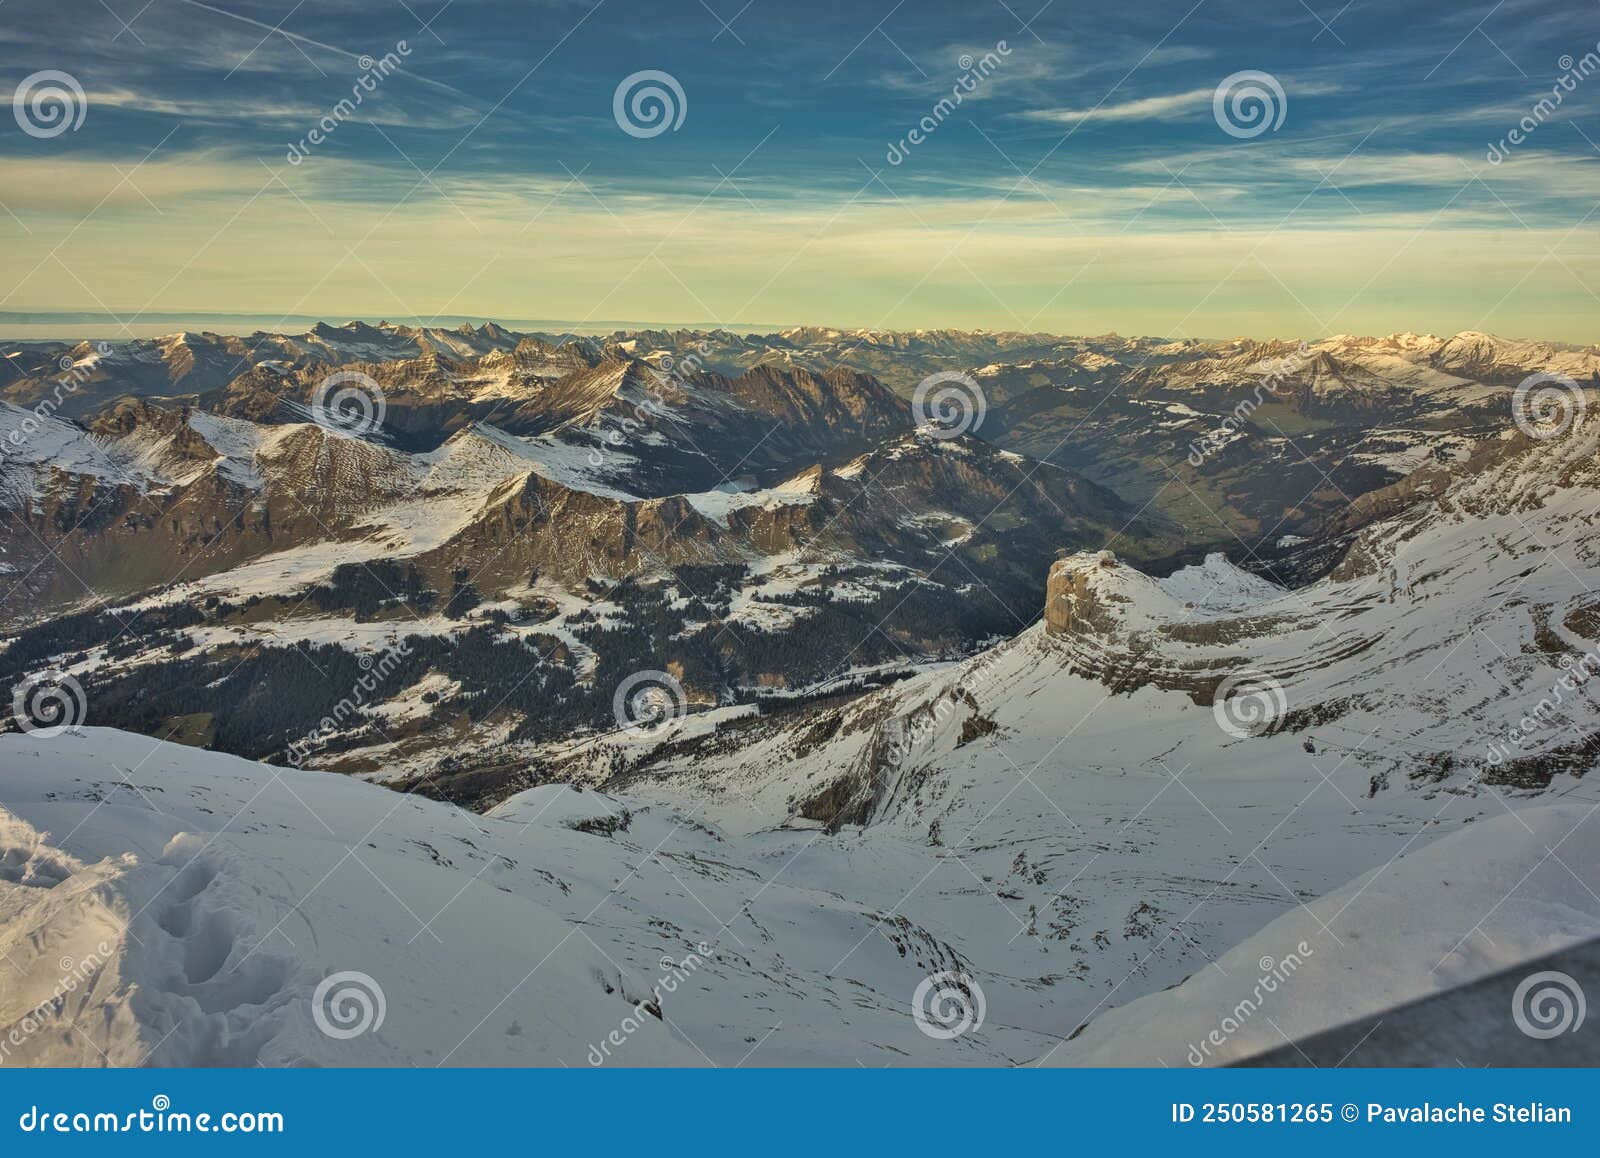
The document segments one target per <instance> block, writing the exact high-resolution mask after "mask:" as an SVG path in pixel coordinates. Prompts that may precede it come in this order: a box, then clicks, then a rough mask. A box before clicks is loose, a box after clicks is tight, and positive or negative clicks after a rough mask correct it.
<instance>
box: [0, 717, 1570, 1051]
mask: <svg viewBox="0 0 1600 1158" xmlns="http://www.w3.org/2000/svg"><path fill="white" fill-rule="evenodd" d="M1593 807H1594V806H1593V805H1591V804H1589V803H1586V802H1582V801H1576V800H1569V801H1566V802H1562V803H1556V804H1550V805H1541V806H1539V807H1536V808H1532V809H1528V810H1525V811H1522V812H1520V813H1515V814H1513V813H1509V812H1508V813H1505V814H1503V815H1500V816H1498V817H1495V818H1493V819H1488V820H1483V821H1480V822H1478V823H1475V824H1472V825H1468V826H1466V827H1465V828H1463V829H1461V830H1458V831H1456V832H1455V833H1453V834H1451V835H1449V836H1446V837H1443V838H1442V839H1440V840H1438V841H1437V842H1435V843H1433V844H1432V845H1429V846H1426V847H1418V848H1417V849H1416V850H1415V851H1412V852H1409V853H1408V854H1407V855H1406V856H1404V857H1402V858H1400V859H1399V860H1397V861H1395V862H1394V863H1393V864H1392V865H1391V866H1388V867H1386V868H1384V869H1382V870H1381V871H1375V873H1374V874H1372V875H1369V876H1367V877H1364V878H1362V879H1361V880H1357V881H1355V882H1352V884H1350V885H1348V886H1346V887H1345V888H1343V889H1340V890H1338V891H1337V892H1335V893H1333V894H1331V895H1329V896H1326V897H1323V898H1322V899H1320V900H1317V901H1314V902H1312V903H1311V904H1310V905H1307V906H1304V907H1301V908H1298V909H1294V910H1292V911H1290V912H1289V913H1287V914H1285V915H1284V916H1281V917H1279V918H1278V919H1277V920H1276V921H1273V922H1272V923H1271V924H1269V925H1267V926H1266V928H1265V929H1263V930H1261V931H1260V932H1259V933H1258V934H1256V935H1255V936H1254V937H1252V938H1250V939H1249V940H1247V941H1245V942H1244V943H1243V944H1241V945H1240V946H1239V947H1238V948H1236V949H1234V950H1233V951H1232V952H1231V953H1228V954H1227V955H1225V956H1223V957H1222V959H1221V960H1220V962H1218V964H1217V965H1215V966H1212V967H1208V968H1206V969H1205V970H1204V971H1202V972H1200V973H1198V974H1197V975H1195V976H1193V977H1191V978H1190V979H1189V980H1188V981H1187V982H1186V983H1185V984H1183V985H1182V986H1180V987H1179V988H1177V989H1175V990H1172V991H1169V992H1164V993H1156V994H1154V995H1151V996H1148V997H1146V998H1144V999H1143V1000H1138V1001H1133V1002H1132V1003H1131V1004H1127V1005H1125V1006H1123V1007H1122V1008H1118V1009H1113V1010H1111V1012H1109V1013H1105V1014H1103V1015H1102V1016H1100V1017H1099V1018H1098V1019H1097V1020H1095V1021H1094V1022H1093V1023H1092V1024H1090V1025H1089V1027H1088V1028H1087V1029H1086V1030H1084V1031H1083V1032H1082V1033H1081V1034H1080V1035H1079V1036H1078V1037H1076V1038H1075V1039H1074V1040H1071V1041H1065V1042H1064V1041H1063V1037H1064V1036H1065V1035H1061V1034H1056V1033H1051V1032H1046V1031H1044V1030H1043V1029H1041V1028H1038V1026H1042V1025H1043V1024H1045V1021H1044V1018H1043V1017H1042V1016H1041V1017H1036V1018H1035V1023H1036V1024H1035V1026H1032V1027H1031V1026H1030V1025H1029V1024H1028V1023H1027V1019H1028V1017H1029V1015H1028V1014H1027V1013H1026V1012H1025V1007H1024V1005H1023V1004H1021V1003H1019V999H1018V998H1017V997H1016V996H1015V995H1014V994H1013V992H1012V989H1011V988H1010V987H1009V986H1008V985H1007V984H1006V982H1005V980H1004V979H1001V978H998V977H996V976H995V975H993V974H991V973H986V972H981V971H979V970H976V969H975V970H974V973H975V975H976V976H977V977H979V978H980V979H981V981H982V984H983V985H984V986H985V987H986V988H987V989H988V991H989V1008H988V1010H987V1021H986V1023H985V1024H983V1025H982V1026H980V1027H977V1028H975V1029H974V1030H973V1032H971V1033H969V1034H965V1035H962V1036H959V1037H956V1038H946V1037H940V1036H937V1035H930V1034H929V1033H927V1032H924V1030H923V1028H921V1027H919V1024H918V1022H917V1020H916V1019H915V1018H914V1017H913V1014H912V1001H913V996H914V993H915V991H916V989H917V986H918V984H919V982H920V981H921V980H922V979H923V978H925V977H926V976H928V975H929V974H930V973H934V972H936V971H939V970H941V969H955V968H963V969H964V968H967V967H968V964H969V959H970V961H971V962H975V963H976V964H977V965H979V966H981V965H983V964H984V963H985V957H986V956H987V957H989V958H990V959H992V960H1003V956H1001V954H1002V953H1003V948H1004V947H1003V946H1002V945H999V944H996V945H987V946H986V945H984V944H980V943H975V942H971V941H969V942H968V943H965V944H963V945H962V946H961V948H960V950H959V951H957V950H956V948H954V947H953V945H952V944H951V943H950V942H949V941H947V940H945V939H944V938H943V937H942V936H940V935H935V934H934V933H932V932H930V931H929V930H928V929H926V928H924V927H922V926H921V925H919V924H917V923H915V922H912V921H910V920H907V919H905V918H904V917H903V916H900V915H897V914H894V913H892V912H884V911H882V910H879V909H874V908H873V907H872V906H870V905H867V904H863V903H859V902H857V901H853V900H850V899H849V897H848V895H847V892H846V888H845V887H841V888H839V889H820V888H815V887H807V886H805V885H803V884H799V883H791V882H789V881H787V880H786V879H785V876H784V869H785V865H786V863H787V862H788V861H792V860H793V859H794V858H795V857H797V856H798V852H796V851H795V850H796V849H797V848H807V849H811V855H812V856H817V855H822V854H823V853H824V852H825V850H829V849H831V848H832V842H833V839H834V838H831V837H823V836H822V835H821V834H817V833H789V834H786V835H784V837H783V838H782V839H783V841H788V842H790V843H781V842H778V840H777V838H776V837H774V842H773V843H763V842H762V841H761V840H759V839H756V838H754V837H736V836H730V835H725V834H723V833H721V832H719V831H717V830H715V829H713V828H712V827H711V826H709V825H706V824H704V823H702V822H700V821H698V820H694V819H692V818H690V817H689V816H687V815H685V814H682V813H679V812H675V811H673V810H671V809H668V808H665V807H663V806H661V805H659V804H658V805H655V806H650V805H644V804H641V803H639V802H637V801H628V800H621V799H613V798H609V797H606V796H603V795H601V794H598V793H595V792H579V791H575V790H573V789H571V788H567V787H546V788H539V789H534V790H532V791H530V792H527V793H524V794H522V795H520V796H518V797H515V798H513V799H512V800H510V801H508V802H507V803H506V804H504V805H502V806H501V807H500V808H498V809H496V810H495V812H494V813H493V814H491V815H488V816H475V815H472V814H468V813H465V812H462V811H460V810H458V809H455V808H452V807H449V806H446V805H441V804H437V803H434V802H431V801H427V800H422V799H417V798H413V797H407V796H401V795H398V794H395V793H392V792H390V791H387V790H385V789H381V788H377V787H373V786H370V785H367V784H363V783H359V782H356V781H351V780H347V779H343V778H339V777H336V776H331V775H328V774H325V773H310V772H298V771H293V770H287V769H278V768H269V767H266V766H264V765H259V764H254V763H250V762H248V761H244V760H239V759H235V758H232V757H227V756H221V755H217V754H215V753H209V752H203V751H196V750H193V749H188V748H183V747H178V746H175V745H167V744H160V743H156V742H153V741H151V740H148V739H146V738H143V737H138V736H132V735H128V734H124V733H119V732H115V731H110V730H105V729H95V728H91V729H85V730H83V731H82V732H81V733H76V734H74V733H68V734H65V735H61V736H58V737H54V738H50V739H45V738H42V737H38V736H28V735H7V736H4V737H0V969H3V970H4V972H5V974H6V983H5V985H4V986H0V1048H3V1049H4V1051H5V1052H4V1056H3V1061H4V1063H5V1064H31V1065H47V1064H56V1065H102V1064H111V1065H118V1066H125V1065H138V1064H155V1065H253V1064H262V1065H285V1064H321V1065H351V1064H396V1065H405V1064H411V1065H437V1064H456V1065H461V1064H493V1065H498V1064H512V1065H518V1064H552V1065H554V1064H566V1065H572V1066H583V1065H589V1064H601V1063H604V1064H627V1065H639V1064H669V1065H705V1064H719V1065H733V1064H740V1063H746V1064H776V1063H792V1062H812V1063H817V1062H822V1063H834V1064H845V1065H849V1064H855V1063H856V1062H858V1061H859V1062H862V1063H864V1064H884V1063H892V1062H917V1063H924V1064H926V1063H934V1064H942V1063H955V1064H961V1063H966V1064H975V1063H976V1064H985V1063H986V1064H1003V1063H1007V1062H1010V1063H1016V1064H1029V1063H1032V1062H1035V1061H1037V1060H1039V1059H1041V1058H1045V1059H1047V1060H1048V1062H1049V1063H1051V1064H1062V1063H1067V1064H1073V1063H1099V1064H1103V1063H1108V1062H1117V1063H1154V1062H1158V1061H1165V1062H1167V1063H1168V1064H1172V1065H1180V1064H1184V1062H1185V1058H1186V1054H1187V1053H1188V1051H1189V1049H1190V1048H1191V1046H1192V1045H1194V1044H1197V1043H1199V1042H1202V1041H1204V1040H1205V1039H1206V1035H1207V1034H1209V1033H1210V1032H1211V1030H1212V1029H1213V1028H1215V1027H1216V1026H1218V1025H1219V1024H1220V1023H1221V1022H1222V1020H1223V1018H1224V1017H1225V1016H1229V1015H1230V1011H1233V1010H1234V1009H1235V1007H1236V1006H1237V1004H1238V1002H1239V1000H1240V999H1241V997H1242V996H1243V995H1244V994H1245V993H1247V992H1248V991H1250V990H1251V989H1252V988H1253V987H1255V986H1256V984H1257V982H1258V981H1259V978H1260V975H1261V970H1262V969H1263V968H1264V967H1265V963H1264V961H1263V958H1265V957H1268V956H1270V957H1272V958H1273V960H1274V962H1281V961H1285V960H1286V959H1287V957H1288V955H1289V954H1291V953H1296V954H1298V955H1299V956H1300V957H1301V958H1302V960H1301V962H1300V964H1298V965H1297V966H1296V968H1295V970H1294V972H1293V974H1292V976H1291V977H1290V978H1289V980H1288V981H1287V982H1286V983H1285V984H1283V985H1282V986H1280V987H1279V988H1278V989H1277V991H1276V992H1275V993H1273V994H1271V995H1270V996H1269V997H1268V998H1267V999H1266V1000H1265V1001H1264V1002H1262V1003H1261V1005H1260V1009H1259V1012H1257V1013H1255V1014H1254V1015H1253V1016H1251V1017H1247V1018H1245V1019H1243V1024H1242V1026H1241V1027H1240V1028H1237V1029H1236V1030H1235V1031H1233V1032H1231V1033H1230V1034H1229V1035H1228V1039H1227V1041H1226V1043H1225V1045H1224V1046H1223V1047H1220V1048H1219V1047H1213V1050H1212V1053H1211V1054H1210V1056H1209V1057H1208V1058H1207V1059H1206V1060H1208V1061H1216V1060H1226V1059H1227V1058H1230V1057H1234V1056H1239V1055H1242V1054H1245V1053H1250V1052H1254V1051H1256V1050H1258V1049H1260V1048H1262V1047H1265V1046H1269V1045H1273V1044H1277V1043H1278V1042H1279V1041H1281V1040H1282V1038H1281V1037H1280V1030H1281V1031H1282V1032H1283V1033H1286V1034H1288V1035H1290V1036H1298V1035H1301V1034H1305V1033H1309V1032H1312V1031H1314V1030H1317V1029H1320V1028H1324V1027H1326V1026H1329V1025H1332V1024H1335V1023H1339V1022H1342V1021H1345V1020H1348V1019H1350V1018H1352V1017H1354V1016H1357V1015H1360V1014H1362V1013H1366V1012H1371V1011H1373V1009H1374V1008H1376V1007H1377V1006H1378V1005H1380V1004H1383V1005H1387V1004H1391V1003H1392V1002H1393V1001H1394V1000H1395V999H1396V998H1397V997H1399V998H1401V999H1403V998H1404V997H1405V996H1415V995H1419V994H1423V993H1427V992H1430V991H1432V990H1434V989H1437V988H1440V987H1444V986H1448V985H1451V984H1456V983H1459V982H1462V981H1464V980H1467V979H1470V978H1473V977H1476V976H1480V975H1482V974H1484V973H1487V972H1489V971H1492V970H1494V969H1497V968H1501V967H1504V966H1506V965H1508V964H1512V963H1515V962H1517V961H1519V960H1523V959H1526V958H1528V957H1531V956H1533V955H1535V954H1538V953H1542V952H1544V951H1546V950H1549V949H1551V948H1554V947H1557V946H1559V945H1561V944H1565V943H1568V942H1570V941H1574V940H1578V939H1582V938H1584V937H1588V936H1592V935H1594V934H1596V933H1597V932H1600V899H1597V898H1596V897H1595V896H1594V894H1593V893H1591V892H1588V891H1587V890H1585V889H1583V888H1581V887H1580V886H1579V884H1577V883H1574V882H1575V879H1576V878H1580V877H1581V878H1583V879H1593V877H1594V875H1595V872H1596V869H1597V868H1600V864H1597V863H1596V862H1597V861H1600V842H1597V841H1596V840H1595V836H1596V831H1595V826H1596V825H1600V818H1597V819H1590V813H1591V811H1592V809H1593ZM769 835H771V834H769ZM800 840H803V841H804V842H806V843H805V844H804V845H797V844H794V843H793V842H794V841H800ZM819 840H820V841H823V843H821V844H817V845H816V847H812V846H813V843H814V842H817V841H819ZM832 855H834V856H835V857H838V856H841V855H842V854H840V853H839V852H838V851H837V850H833V852H832ZM863 855H864V854H863ZM880 855H886V854H880ZM885 863H887V861H886V862H885ZM838 879H839V881H840V882H841V884H842V885H843V884H844V883H845V882H848V881H849V879H850V873H849V872H844V871H841V872H840V873H839V874H838ZM1324 926H1326V928H1324ZM1302 945H1304V946H1305V948H1304V950H1302V949H1301V948H1300V946H1302ZM841 960H843V961H845V962H847V963H846V964H842V965H841V964H839V962H840V961H841ZM1019 988H1020V989H1021V990H1022V991H1026V992H1030V993H1032V994H1033V1000H1035V1001H1036V1002H1042V1003H1044V1005H1042V1006H1038V1008H1048V1002H1049V1001H1050V1000H1051V990H1050V989H1048V988H1043V987H1039V986H1037V985H1036V984H1032V985H1029V984H1020V985H1019ZM1126 995H1127V996H1128V997H1131V996H1133V995H1134V994H1133V992H1132V987H1131V986H1130V987H1129V991H1128V992H1127V994H1126ZM1114 1003H1115V1002H1114V1001H1113V1002H1111V1003H1108V1004H1114Z"/></svg>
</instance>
